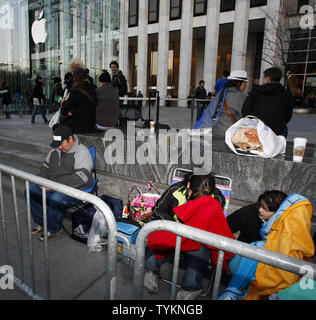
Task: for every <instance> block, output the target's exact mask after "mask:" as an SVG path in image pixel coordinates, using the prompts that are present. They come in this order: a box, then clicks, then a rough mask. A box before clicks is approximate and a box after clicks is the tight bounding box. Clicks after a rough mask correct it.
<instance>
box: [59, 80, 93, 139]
mask: <svg viewBox="0 0 316 320" xmlns="http://www.w3.org/2000/svg"><path fill="white" fill-rule="evenodd" d="M96 101H97V98H96V93H95V90H94V89H93V88H92V87H91V86H85V87H84V88H83V89H81V90H79V89H72V90H71V91H70V94H69V96H68V98H66V100H65V101H64V102H63V104H62V106H61V110H60V113H61V120H60V123H61V124H63V125H66V126H68V127H70V128H71V129H72V131H73V132H74V133H85V132H93V131H94V130H95V123H96ZM68 112H71V113H72V115H71V116H69V115H68Z"/></svg>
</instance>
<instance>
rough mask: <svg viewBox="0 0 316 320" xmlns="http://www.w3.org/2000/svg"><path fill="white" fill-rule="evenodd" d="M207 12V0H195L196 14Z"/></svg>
mask: <svg viewBox="0 0 316 320" xmlns="http://www.w3.org/2000/svg"><path fill="white" fill-rule="evenodd" d="M206 12H207V2H206V0H195V1H194V15H195V16H199V15H203V14H206Z"/></svg>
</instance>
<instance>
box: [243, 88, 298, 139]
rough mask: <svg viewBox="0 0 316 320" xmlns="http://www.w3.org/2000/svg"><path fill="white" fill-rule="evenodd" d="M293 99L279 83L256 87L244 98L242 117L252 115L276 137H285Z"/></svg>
mask: <svg viewBox="0 0 316 320" xmlns="http://www.w3.org/2000/svg"><path fill="white" fill-rule="evenodd" d="M293 108H294V97H293V96H292V94H291V93H290V92H289V91H288V90H286V89H285V88H284V87H283V86H282V85H281V84H280V83H272V82H270V83H267V84H264V85H262V86H256V87H255V88H254V89H253V90H252V91H251V93H250V95H249V96H248V97H247V98H246V100H245V102H244V104H243V107H242V115H243V117H246V116H248V115H253V116H255V117H257V118H258V119H260V120H261V121H263V122H264V123H265V124H266V125H267V126H268V127H270V128H271V129H272V130H273V131H274V132H275V134H276V135H283V136H285V137H286V136H287V124H288V123H289V121H290V120H291V118H292V113H293Z"/></svg>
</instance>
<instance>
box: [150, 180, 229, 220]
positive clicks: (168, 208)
mask: <svg viewBox="0 0 316 320" xmlns="http://www.w3.org/2000/svg"><path fill="white" fill-rule="evenodd" d="M214 199H216V200H217V201H218V202H219V203H220V204H221V206H222V208H223V209H224V207H225V198H224V196H223V195H222V193H221V191H220V190H218V189H217V188H216V189H215V191H214ZM186 202H187V188H186V186H185V185H184V183H183V182H178V183H175V184H174V185H172V186H171V187H169V188H168V189H167V190H166V191H165V192H164V193H163V194H162V196H161V197H160V198H159V199H158V200H157V202H156V204H155V206H154V208H153V215H152V217H151V218H150V220H170V221H178V219H177V216H176V215H175V214H174V212H173V209H174V208H175V207H178V206H181V205H183V204H185V203H186Z"/></svg>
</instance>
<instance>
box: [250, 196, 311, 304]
mask: <svg viewBox="0 0 316 320" xmlns="http://www.w3.org/2000/svg"><path fill="white" fill-rule="evenodd" d="M311 217H312V205H311V203H310V202H309V201H306V200H304V201H301V202H299V203H296V204H294V205H292V206H291V207H289V208H288V209H287V210H286V211H284V213H283V214H282V216H281V217H280V218H279V219H278V220H277V221H275V223H274V224H273V226H272V228H271V230H270V233H269V234H268V236H267V239H266V244H265V249H267V250H271V251H274V252H278V253H282V254H285V255H288V256H291V257H294V258H297V259H302V260H308V261H310V259H309V258H311V257H313V256H314V251H315V248H314V243H313V239H312V237H311V234H310V229H311ZM299 280H300V276H298V275H296V274H294V273H290V272H287V271H284V270H281V269H278V268H274V267H272V266H269V265H266V264H263V263H259V264H258V267H257V270H256V280H254V281H252V282H251V284H250V290H249V294H248V296H247V297H246V298H245V300H259V299H265V298H267V297H268V296H270V295H271V294H273V293H276V292H278V291H279V290H282V289H285V288H288V287H289V286H291V285H293V284H295V283H296V282H298V281H299Z"/></svg>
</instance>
